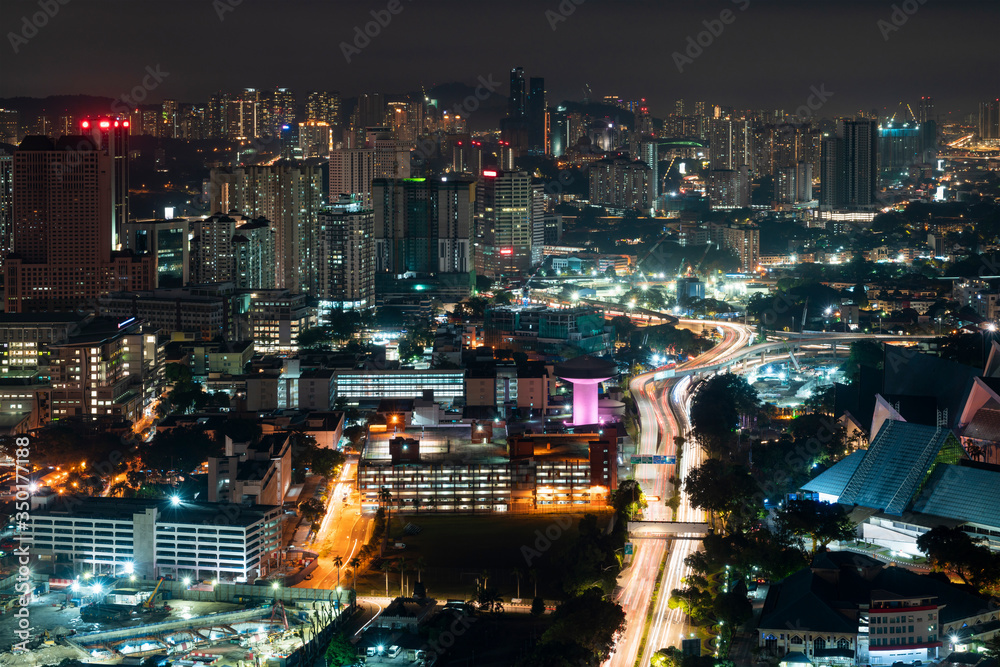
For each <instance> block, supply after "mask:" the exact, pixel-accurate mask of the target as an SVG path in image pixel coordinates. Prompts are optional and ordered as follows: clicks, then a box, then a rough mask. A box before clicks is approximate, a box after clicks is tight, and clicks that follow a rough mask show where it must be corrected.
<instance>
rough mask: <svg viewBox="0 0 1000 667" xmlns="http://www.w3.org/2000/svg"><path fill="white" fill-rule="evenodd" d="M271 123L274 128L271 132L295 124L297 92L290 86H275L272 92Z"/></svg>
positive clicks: (276, 131) (274, 132) (273, 132)
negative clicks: (290, 88) (289, 87)
mask: <svg viewBox="0 0 1000 667" xmlns="http://www.w3.org/2000/svg"><path fill="white" fill-rule="evenodd" d="M271 124H272V128H273V130H272V131H271V132H269V134H277V133H278V131H279V130H281V128H283V127H284V126H286V125H288V126H291V125H294V124H295V93H294V92H292V91H291V90H289V89H288V88H275V89H274V92H273V93H271Z"/></svg>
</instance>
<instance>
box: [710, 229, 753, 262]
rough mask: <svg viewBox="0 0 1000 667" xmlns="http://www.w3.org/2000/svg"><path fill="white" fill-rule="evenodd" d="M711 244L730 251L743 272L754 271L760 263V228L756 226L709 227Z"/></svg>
mask: <svg viewBox="0 0 1000 667" xmlns="http://www.w3.org/2000/svg"><path fill="white" fill-rule="evenodd" d="M709 233H710V237H711V240H712V242H713V243H714V244H715V245H716V246H718V247H720V248H727V249H729V250H731V251H732V252H733V253H734V254H735V255H736V256H737V257H738V258H739V260H740V268H741V269H742V270H743V271H748V272H749V271H755V270H756V269H757V265H758V264H759V263H760V228H759V227H757V226H756V225H730V224H720V223H712V224H710V225H709Z"/></svg>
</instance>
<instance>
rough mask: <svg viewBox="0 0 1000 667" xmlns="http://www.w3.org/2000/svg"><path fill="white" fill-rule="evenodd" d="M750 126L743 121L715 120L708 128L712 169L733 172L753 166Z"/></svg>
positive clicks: (730, 119)
mask: <svg viewBox="0 0 1000 667" xmlns="http://www.w3.org/2000/svg"><path fill="white" fill-rule="evenodd" d="M751 142H752V135H751V132H750V124H749V123H748V122H747V121H745V120H735V119H732V118H717V119H715V120H713V121H712V123H711V126H710V136H709V150H710V154H711V159H712V160H711V164H712V169H729V170H735V169H739V167H741V166H743V165H746V166H748V167H752V166H753V159H752V154H753V149H752V143H751Z"/></svg>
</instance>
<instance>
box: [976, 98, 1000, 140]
mask: <svg viewBox="0 0 1000 667" xmlns="http://www.w3.org/2000/svg"><path fill="white" fill-rule="evenodd" d="M979 138H980V139H985V140H992V139H1000V99H995V100H986V101H985V102H980V103H979Z"/></svg>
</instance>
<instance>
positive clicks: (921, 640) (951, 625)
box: [757, 551, 1000, 667]
mask: <svg viewBox="0 0 1000 667" xmlns="http://www.w3.org/2000/svg"><path fill="white" fill-rule="evenodd" d="M998 613H1000V612H998V610H997V609H995V608H994V609H990V608H989V605H988V604H987V602H986V600H984V599H982V598H979V597H978V596H975V595H972V594H971V593H968V592H966V591H965V590H962V589H960V588H958V587H956V586H953V585H951V584H950V583H948V582H947V581H942V580H941V579H939V578H937V577H934V576H928V575H922V574H917V573H915V572H912V571H910V570H907V569H905V568H902V567H885V566H884V564H883V563H880V562H879V561H877V560H875V559H873V558H870V557H868V556H864V555H862V554H857V553H851V552H844V551H833V552H826V551H821V552H819V553H818V554H817V555H816V556H815V557H814V558H813V561H812V564H811V565H810V566H809V567H808V568H803V569H802V570H799V571H798V572H796V573H794V574H792V575H790V576H789V577H787V578H785V579H784V580H783V581H781V582H778V583H776V584H772V585H771V587H770V589H769V590H768V593H767V598H766V599H765V601H764V607H763V609H762V611H761V615H760V621H759V623H758V630H757V642H758V646H759V647H760V649H761V651H762V657H765V656H766V657H767V658H778V659H782V658H784V657H787V656H789V655H795V654H798V655H802V656H805V658H806V659H807V661H808V662H809V663H810V664H813V665H843V666H844V667H848V666H852V665H860V664H871V665H892V664H898V663H907V664H909V663H914V661H915V660H919V661H922V662H924V663H925V664H926V663H927V662H929V661H935V662H936V661H937V660H939V659H941V658H944V657H946V656H947V655H948V654H949V653H950V652H951V651H952V650H953V649H954V648H955V639H953V637H955V638H957V637H956V635H955V633H956V632H961V631H963V630H965V631H968V632H971V631H973V629H974V628H975V629H978V630H980V631H981V632H980V633H979V634H978V637H979V638H980V639H981V640H984V641H985V640H988V639H989V638H990V637H992V636H994V635H995V634H996V633H997V631H998V628H1000V623H998ZM914 664H915V663H914Z"/></svg>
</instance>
